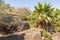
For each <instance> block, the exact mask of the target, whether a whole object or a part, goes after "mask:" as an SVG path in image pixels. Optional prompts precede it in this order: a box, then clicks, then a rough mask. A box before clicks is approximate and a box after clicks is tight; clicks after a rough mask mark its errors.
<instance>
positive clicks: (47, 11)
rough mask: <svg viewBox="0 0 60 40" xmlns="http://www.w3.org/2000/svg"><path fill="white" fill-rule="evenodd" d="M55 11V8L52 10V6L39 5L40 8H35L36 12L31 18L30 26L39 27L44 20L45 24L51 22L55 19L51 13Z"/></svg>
mask: <svg viewBox="0 0 60 40" xmlns="http://www.w3.org/2000/svg"><path fill="white" fill-rule="evenodd" d="M53 10H54V8H51V6H50V4H46V3H45V4H40V3H38V6H35V10H34V12H33V13H32V15H31V16H30V25H32V27H35V26H36V25H38V22H41V20H42V19H43V20H44V21H45V22H51V21H52V19H53V17H52V16H51V13H52V12H53Z"/></svg>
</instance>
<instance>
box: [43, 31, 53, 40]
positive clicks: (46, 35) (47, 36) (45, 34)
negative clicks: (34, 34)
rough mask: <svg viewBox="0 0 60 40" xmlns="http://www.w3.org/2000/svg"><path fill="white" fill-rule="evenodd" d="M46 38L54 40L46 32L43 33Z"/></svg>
mask: <svg viewBox="0 0 60 40" xmlns="http://www.w3.org/2000/svg"><path fill="white" fill-rule="evenodd" d="M43 36H44V38H48V39H49V40H52V36H51V35H50V34H48V33H47V32H46V31H43Z"/></svg>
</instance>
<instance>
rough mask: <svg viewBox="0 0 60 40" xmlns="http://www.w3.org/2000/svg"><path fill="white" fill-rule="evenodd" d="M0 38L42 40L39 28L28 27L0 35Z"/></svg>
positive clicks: (4, 39) (2, 39) (5, 39)
mask: <svg viewBox="0 0 60 40" xmlns="http://www.w3.org/2000/svg"><path fill="white" fill-rule="evenodd" d="M0 40H42V37H41V33H40V30H38V29H29V30H26V31H23V32H16V33H14V34H10V35H4V36H3V37H0Z"/></svg>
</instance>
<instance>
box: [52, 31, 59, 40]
mask: <svg viewBox="0 0 60 40" xmlns="http://www.w3.org/2000/svg"><path fill="white" fill-rule="evenodd" d="M52 38H53V40H60V32H56V33H54V34H53V35H52Z"/></svg>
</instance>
